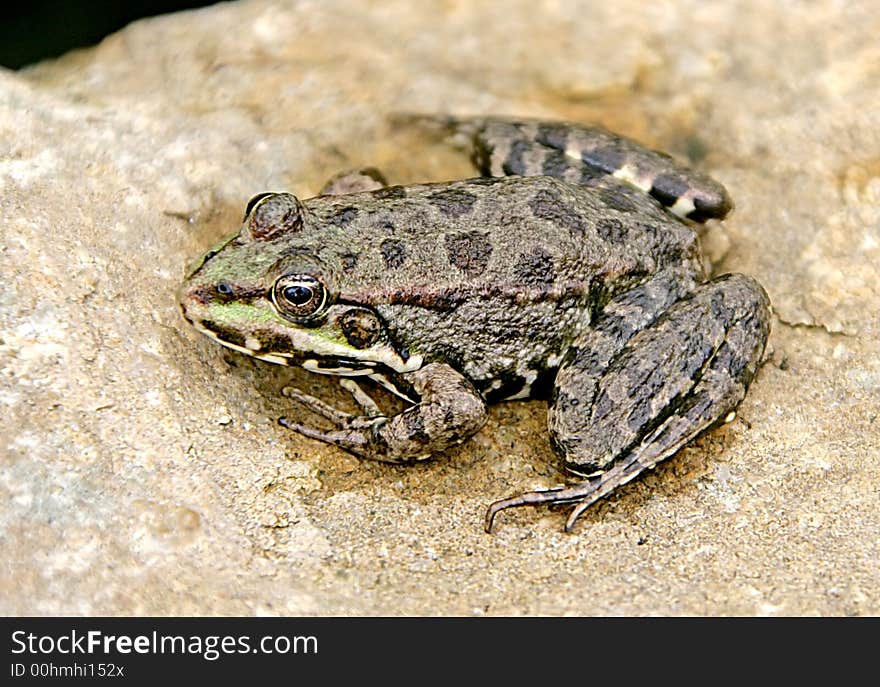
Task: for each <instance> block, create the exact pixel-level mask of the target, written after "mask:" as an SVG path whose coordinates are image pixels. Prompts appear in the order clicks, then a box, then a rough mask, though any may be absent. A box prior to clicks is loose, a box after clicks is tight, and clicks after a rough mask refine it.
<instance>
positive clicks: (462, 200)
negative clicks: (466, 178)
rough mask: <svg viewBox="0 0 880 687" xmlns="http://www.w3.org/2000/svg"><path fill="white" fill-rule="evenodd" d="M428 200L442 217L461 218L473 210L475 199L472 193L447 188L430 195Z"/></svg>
mask: <svg viewBox="0 0 880 687" xmlns="http://www.w3.org/2000/svg"><path fill="white" fill-rule="evenodd" d="M428 200H429V201H430V203H431V205H433V206H434V207H436V208H437V209H438V210H440V212H442V213H443V214H444V215H449V216H450V217H461V216H462V215H466V214H467V213H469V212H470V211H471V210H473V208H474V203H476V202H477V197H476V196H475V195H474V194H473V193H468V192H467V191H463V190H462V189H458V188H447V189H443V190H442V191H437V192H436V193H432V194H431V195H430V196H428Z"/></svg>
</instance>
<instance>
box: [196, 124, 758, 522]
mask: <svg viewBox="0 0 880 687" xmlns="http://www.w3.org/2000/svg"><path fill="white" fill-rule="evenodd" d="M442 121H443V122H444V123H445V126H447V127H449V130H450V131H454V133H455V135H456V136H457V140H459V141H464V143H463V145H464V146H465V147H466V148H467V149H468V150H469V152H470V155H471V159H472V160H473V162H474V165H475V167H476V169H477V171H478V172H479V175H474V176H473V177H472V178H468V179H453V180H449V181H444V182H426V183H419V184H410V185H389V184H388V183H387V182H386V180H385V179H384V177H383V176H382V175H381V173H380V172H378V171H377V170H375V169H372V168H368V169H362V170H356V171H354V172H350V173H344V174H342V175H339V176H338V177H336V178H334V179H333V180H331V181H330V182H329V183H328V184H327V185H326V186H325V187H324V188H323V189H322V191H321V192H320V193H319V194H318V195H316V196H315V197H312V198H308V199H300V198H299V197H297V196H296V195H294V194H292V193H289V192H287V191H274V192H261V193H259V194H257V195H255V196H254V197H253V198H252V199H251V200H250V201H249V202H248V203H247V205H246V207H245V211H244V218H243V220H242V223H241V225H240V226H239V227H238V228H237V229H236V230H235V231H234V232H233V233H232V234H231V235H230V236H228V237H227V238H225V239H224V240H223V241H221V242H220V243H219V244H218V245H217V246H215V247H214V248H212V249H211V250H209V251H208V252H207V253H206V254H205V255H204V256H203V257H202V258H201V259H199V260H198V261H196V263H195V264H194V265H193V266H192V268H191V269H190V270H189V271H188V273H187V275H186V278H185V280H184V282H183V284H182V286H181V288H180V290H179V303H180V307H181V310H182V313H183V316H184V318H185V320H186V321H187V322H189V323H190V324H191V325H193V326H194V327H195V329H196V330H198V331H199V332H201V333H203V334H205V335H207V336H208V337H210V338H211V339H213V340H214V341H216V342H218V343H220V344H222V345H223V346H226V347H228V348H231V349H234V350H236V351H239V352H241V353H244V354H246V355H249V356H252V357H254V358H257V359H259V360H262V361H266V362H269V363H273V364H279V365H287V366H299V367H302V368H304V369H306V370H309V371H311V372H314V373H318V374H324V375H335V376H338V377H339V378H340V383H341V384H342V386H343V388H344V389H346V390H347V392H349V393H350V394H351V396H352V398H353V400H354V403H355V405H356V406H357V408H358V410H357V411H356V412H354V413H351V412H347V411H345V410H342V409H340V408H337V407H335V406H333V405H331V404H329V403H327V402H325V401H323V400H321V399H319V398H317V397H314V396H311V395H309V394H306V393H304V392H303V391H301V390H300V389H298V388H295V387H287V388H285V389H284V390H283V393H284V395H285V396H287V397H288V398H290V399H291V400H292V401H293V402H294V403H295V404H297V405H298V406H299V407H300V408H302V409H303V410H305V411H307V412H308V413H310V414H312V415H313V416H314V417H315V419H316V420H317V418H323V420H322V422H319V423H316V422H308V421H305V420H292V419H289V418H288V417H282V418H279V420H278V422H279V424H280V425H281V426H283V427H285V428H287V429H289V430H292V431H295V432H297V433H299V434H301V435H304V436H305V437H309V438H311V439H314V440H318V441H321V442H325V443H328V444H332V445H334V446H336V447H339V448H340V449H343V450H344V451H347V452H349V453H352V454H354V455H356V456H358V457H361V458H366V459H373V460H378V461H383V462H387V463H396V464H413V463H417V462H420V461H424V460H426V459H429V458H432V457H436V456H438V455H442V454H443V453H444V452H447V451H448V450H449V449H451V448H453V447H455V446H457V445H459V444H461V443H463V442H464V441H466V440H467V439H469V438H470V437H472V436H473V435H474V434H476V433H477V432H478V431H480V430H481V428H482V427H483V426H484V424H485V423H486V420H487V413H488V406H489V405H490V404H493V403H496V402H500V401H507V400H515V399H543V400H545V401H546V402H547V430H548V433H549V439H550V442H549V443H550V446H551V448H552V450H553V451H554V453H555V454H557V455H558V457H559V458H560V459H561V464H562V467H563V469H564V470H565V472H566V473H567V474H568V475H571V478H570V479H569V480H568V481H567V482H566V483H565V484H563V485H561V486H556V487H552V488H547V489H537V490H532V491H524V492H522V493H515V494H514V495H512V496H510V497H507V498H503V499H500V500H498V501H495V502H494V503H492V504H491V505H489V506H488V508H487V510H486V514H485V519H484V523H483V526H484V528H485V530H486V531H487V532H490V531H492V528H493V523H494V521H495V519H496V516H497V515H498V513H499V512H501V511H503V510H505V509H508V508H514V507H520V506H526V505H531V506H538V505H541V504H546V505H567V506H570V507H571V510H570V512H569V514H568V517H567V519H566V520H565V525H564V530H565V531H567V532H570V531H572V529H573V527H574V525H575V523H576V521H577V520H578V518H579V517H580V515H581V514H582V513H583V512H584V511H585V510H586V509H587V508H589V507H590V506H591V505H592V504H594V503H595V502H596V501H598V500H600V499H602V498H604V497H606V496H608V495H609V494H611V493H612V492H613V491H615V490H616V489H618V488H619V487H621V486H622V485H624V484H626V483H628V482H629V481H631V480H632V479H634V478H635V477H636V476H638V475H640V474H641V473H643V472H644V471H645V470H648V469H650V468H653V467H654V466H656V465H657V464H658V463H659V462H661V461H663V460H665V459H667V458H669V457H670V456H673V455H674V454H675V453H676V452H678V450H679V449H680V448H682V447H683V446H685V445H686V444H688V443H689V442H691V441H692V440H693V439H694V438H695V437H697V436H698V435H701V434H702V433H704V432H706V431H708V430H710V429H712V428H714V427H717V426H719V425H721V424H723V423H725V422H730V421H731V420H732V419H733V418H735V416H736V411H737V407H738V406H739V404H740V402H741V401H742V400H743V398H744V397H745V395H746V392H747V390H748V388H749V386H750V384H751V382H752V380H753V379H754V377H755V374H756V372H757V370H758V368H759V366H760V363H761V360H762V357H763V355H764V349H765V346H766V342H767V338H768V335H769V332H770V319H771V307H770V301H769V298H768V296H767V293H766V291H765V290H764V288H763V287H762V286H761V285H760V284H759V283H758V282H757V281H756V280H755V279H754V278H752V277H750V276H747V275H744V274H739V273H730V274H723V275H717V276H711V277H710V276H709V274H708V270H707V263H706V261H705V260H704V259H703V255H702V252H701V249H700V233H701V230H702V227H703V226H704V225H705V223H706V222H708V221H710V220H713V221H717V220H722V219H723V218H724V217H725V216H727V215H728V213H729V212H730V211H731V210H732V208H733V203H732V201H731V199H730V196H729V194H728V193H727V191H726V189H725V188H724V187H723V186H722V185H721V184H720V183H719V182H717V181H716V180H714V179H712V178H711V177H709V176H708V175H706V174H704V173H702V172H700V171H698V170H696V169H693V168H691V167H689V166H687V165H685V164H683V163H682V162H679V161H678V160H677V159H675V158H673V157H671V156H669V155H667V154H665V153H662V152H659V151H655V150H652V149H651V148H649V147H647V146H644V145H642V144H640V143H638V142H637V141H635V140H633V139H630V138H626V137H623V136H620V135H618V134H615V133H612V132H610V131H608V130H606V129H604V128H601V127H598V126H591V125H585V124H578V123H572V122H558V121H544V120H530V119H515V118H505V117H471V118H452V117H450V118H446V119H443V120H442ZM366 385H369V386H370V390H365V388H364V387H365V386H366ZM374 388H375V390H380V389H382V388H384V389H385V390H387V391H389V392H390V393H391V394H394V395H395V396H397V397H399V399H401V403H402V409H401V410H399V412H389V413H386V412H384V411H383V410H382V409H381V407H380V404H379V403H377V402H376V401H375V400H374V395H375V394H374V391H373V389H374ZM328 425H329V428H328Z"/></svg>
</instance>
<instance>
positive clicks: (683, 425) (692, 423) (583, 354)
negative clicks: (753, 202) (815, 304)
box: [486, 274, 770, 531]
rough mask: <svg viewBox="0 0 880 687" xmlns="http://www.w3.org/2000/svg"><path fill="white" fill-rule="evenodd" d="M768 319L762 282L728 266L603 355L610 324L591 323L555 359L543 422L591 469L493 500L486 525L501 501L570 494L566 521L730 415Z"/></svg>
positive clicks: (570, 455) (577, 466)
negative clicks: (566, 482)
mask: <svg viewBox="0 0 880 687" xmlns="http://www.w3.org/2000/svg"><path fill="white" fill-rule="evenodd" d="M769 320H770V313H769V301H768V299H767V294H766V293H765V292H764V290H763V289H762V288H761V287H760V285H758V283H757V282H755V281H754V280H753V279H751V278H749V277H745V276H743V275H739V274H730V275H726V276H724V277H720V278H718V279H716V280H714V281H712V282H709V283H707V284H703V285H701V286H699V287H698V288H697V289H696V291H695V292H694V293H693V295H691V296H690V297H688V298H685V299H683V300H681V301H678V302H676V303H675V304H674V305H672V306H671V307H670V308H669V309H668V310H666V311H665V312H664V313H663V314H662V315H660V317H658V318H657V319H656V320H655V321H654V322H653V323H652V324H650V325H649V326H647V327H646V328H644V329H642V330H640V331H638V333H636V334H634V335H633V336H632V337H631V338H629V339H628V340H627V341H626V343H624V344H623V345H621V346H620V348H619V349H617V350H616V351H614V352H612V353H610V354H609V355H608V356H607V358H605V357H603V355H602V345H603V343H607V342H608V341H609V340H610V339H609V333H610V332H611V331H612V330H613V329H614V327H603V324H602V322H601V321H600V322H599V323H597V325H596V327H595V328H594V329H593V330H592V331H590V332H587V333H585V335H584V336H583V338H582V339H580V340H578V342H576V344H575V346H574V347H573V348H572V349H571V350H570V351H569V353H568V354H567V355H566V358H565V360H564V361H563V362H562V365H561V366H560V369H559V373H558V375H557V378H556V383H555V388H554V394H553V397H552V398H551V401H550V407H549V410H548V426H549V429H550V437H551V442H552V444H553V447H554V448H555V449H556V451H557V452H558V453H559V454H561V456H562V458H563V460H564V461H565V465H566V467H567V468H568V469H569V470H570V471H571V472H574V473H575V474H578V475H592V474H599V476H598V477H596V478H595V479H589V478H588V479H587V481H584V482H582V483H579V484H575V485H572V486H570V487H565V488H561V489H551V490H548V491H537V492H530V493H527V494H523V495H521V496H515V497H512V498H509V499H505V500H503V501H498V502H497V503H494V504H492V506H491V507H490V508H489V511H488V512H487V514H486V528H487V529H489V528H490V527H491V525H492V520H493V519H494V517H495V515H496V514H497V513H498V512H499V511H501V510H504V509H505V508H512V507H515V506H525V505H537V504H544V503H566V502H567V503H573V502H576V503H577V506H576V507H575V508H574V510H573V511H572V512H571V515H570V516H569V518H568V522H567V523H566V526H565V529H566V531H569V530H571V528H572V526H573V525H574V523H575V521H576V520H577V518H578V517H579V516H580V514H581V513H582V512H583V511H584V510H585V509H586V508H588V507H589V506H590V505H591V504H593V503H595V502H596V501H597V500H598V499H600V498H602V497H603V496H606V495H608V494H609V493H611V492H612V491H613V490H614V489H616V488H617V487H619V486H620V485H622V484H625V483H626V482H629V481H630V480H631V479H633V478H634V477H635V476H636V475H638V474H639V473H641V472H642V471H644V470H646V469H648V468H651V467H653V466H654V465H656V464H657V463H659V462H660V461H662V460H664V459H666V458H668V457H670V456H671V455H673V454H674V453H675V452H676V451H678V450H679V449H680V448H681V447H682V446H684V445H685V444H686V443H688V442H689V441H691V440H692V439H693V438H694V437H696V436H697V435H698V434H700V433H702V432H703V431H705V430H706V429H709V428H710V427H712V426H714V425H716V424H719V423H721V422H724V421H725V420H730V419H732V418H733V411H734V409H735V408H736V406H737V405H738V404H739V402H740V401H742V399H743V397H744V396H745V393H746V389H747V388H748V386H749V384H750V383H751V381H752V378H753V377H754V375H755V372H756V371H757V369H758V365H759V363H760V360H761V356H762V355H763V351H764V345H765V343H766V341H767V336H768V334H769V330H770V325H769Z"/></svg>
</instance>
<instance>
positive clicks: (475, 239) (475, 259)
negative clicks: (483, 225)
mask: <svg viewBox="0 0 880 687" xmlns="http://www.w3.org/2000/svg"><path fill="white" fill-rule="evenodd" d="M446 253H447V255H448V256H449V264H450V265H453V266H455V267H457V268H458V269H460V270H461V271H462V272H464V273H465V274H467V275H468V276H469V277H475V276H477V275H478V274H480V273H481V272H482V271H483V270H485V269H486V265H488V264H489V257H490V256H491V255H492V244H491V243H489V239H488V234H485V233H482V232H479V231H468V232H460V233H458V234H448V235H447V236H446Z"/></svg>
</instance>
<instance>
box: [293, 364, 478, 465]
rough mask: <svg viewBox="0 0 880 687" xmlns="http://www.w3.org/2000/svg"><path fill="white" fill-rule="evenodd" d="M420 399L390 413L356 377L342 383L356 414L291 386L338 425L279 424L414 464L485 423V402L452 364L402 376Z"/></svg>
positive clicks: (370, 455) (301, 399)
mask: <svg viewBox="0 0 880 687" xmlns="http://www.w3.org/2000/svg"><path fill="white" fill-rule="evenodd" d="M401 377H402V378H403V380H404V381H405V383H406V384H408V385H411V387H412V389H413V391H414V393H415V394H416V395H417V396H418V397H419V398H420V399H421V400H420V401H419V402H418V403H416V404H414V405H412V406H410V407H409V408H407V409H406V410H404V411H403V412H401V413H397V414H396V415H391V416H386V415H383V414H382V411H381V410H380V409H379V406H378V405H377V404H376V403H375V401H373V399H372V398H370V397H369V396H368V395H367V394H366V392H364V391H363V390H362V389H361V388H360V387H359V386H358V385H357V384H356V383H355V382H354V381H353V380H351V379H343V380H341V381H342V384H343V386H344V387H345V389H346V390H348V391H349V393H351V394H352V396H353V397H354V399H355V401H356V402H357V404H358V405H359V406H360V408H361V411H362V412H363V414H362V415H352V414H350V413H346V412H344V411H342V410H339V409H337V408H334V407H333V406H330V405H328V404H327V403H324V401H322V400H320V399H318V398H315V397H314V396H309V395H308V394H306V393H303V392H302V391H300V390H298V389H294V388H290V387H288V388H287V389H285V390H284V393H285V395H286V396H287V397H288V398H291V399H293V400H294V401H297V402H298V403H300V404H302V405H304V406H305V407H306V408H308V409H309V410H311V411H312V412H314V413H316V414H318V415H320V416H321V417H323V418H325V419H327V420H329V421H330V422H331V423H332V424H333V425H335V429H332V430H323V429H319V428H317V427H312V426H309V425H305V424H301V423H297V422H292V421H290V420H288V419H287V418H281V419H279V421H278V422H279V423H280V424H281V425H282V426H284V427H287V428H288V429H292V430H294V431H296V432H299V433H300V434H303V435H304V436H307V437H310V438H312V439H318V440H319V441H324V442H326V443H328V444H334V445H335V446H339V447H340V448H343V449H345V450H346V451H350V452H351V453H354V454H356V455H358V456H362V457H364V458H371V459H373V460H380V461H383V462H386V463H411V462H415V461H419V460H425V459H426V458H430V457H431V455H433V454H435V453H440V452H442V451H444V450H446V449H447V448H450V447H451V446H455V445H457V444H460V443H461V442H462V441H464V440H465V439H467V438H468V437H470V436H471V435H473V434H474V433H475V432H477V431H478V430H479V429H480V428H481V427H482V426H483V424H484V423H485V422H486V405H485V402H484V401H483V398H482V396H480V394H479V392H478V391H476V389H474V387H473V386H472V385H471V383H470V382H469V381H468V380H467V379H466V378H465V377H463V376H462V375H460V374H459V373H458V372H456V371H455V370H453V369H452V368H451V367H449V366H448V365H443V364H439V363H431V364H429V365H425V366H424V367H422V368H420V369H418V370H416V371H415V372H409V373H406V374H403V375H401Z"/></svg>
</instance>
